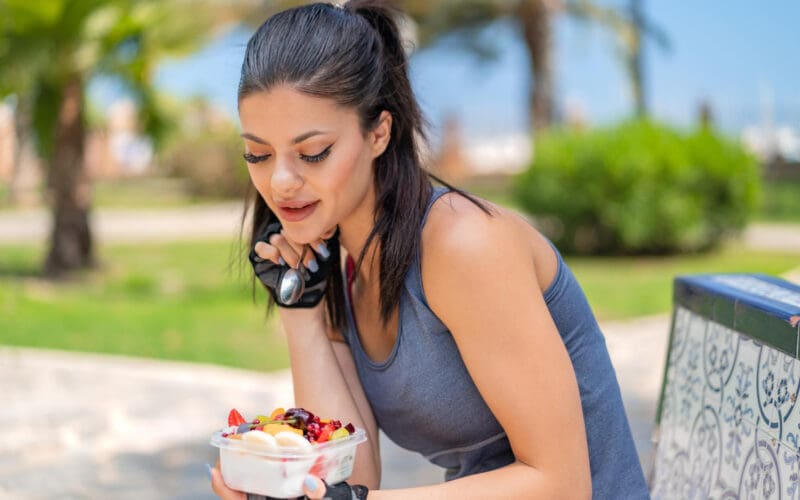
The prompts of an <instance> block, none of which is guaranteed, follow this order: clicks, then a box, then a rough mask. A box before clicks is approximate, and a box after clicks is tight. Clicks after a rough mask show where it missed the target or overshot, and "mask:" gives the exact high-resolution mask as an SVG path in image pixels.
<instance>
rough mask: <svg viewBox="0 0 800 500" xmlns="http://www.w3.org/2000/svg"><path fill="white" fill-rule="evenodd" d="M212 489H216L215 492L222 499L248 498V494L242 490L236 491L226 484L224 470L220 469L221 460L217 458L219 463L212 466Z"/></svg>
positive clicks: (243, 499) (242, 499) (237, 499)
mask: <svg viewBox="0 0 800 500" xmlns="http://www.w3.org/2000/svg"><path fill="white" fill-rule="evenodd" d="M210 470H211V489H212V490H214V493H216V494H217V496H218V497H220V498H221V499H222V500H246V499H247V495H246V494H245V493H242V492H241V491H235V490H232V489H230V488H228V486H227V485H226V484H225V481H224V480H223V479H222V472H220V470H219V460H217V465H216V466H214V467H211V469H210Z"/></svg>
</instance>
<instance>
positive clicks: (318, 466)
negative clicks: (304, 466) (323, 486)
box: [308, 455, 325, 478]
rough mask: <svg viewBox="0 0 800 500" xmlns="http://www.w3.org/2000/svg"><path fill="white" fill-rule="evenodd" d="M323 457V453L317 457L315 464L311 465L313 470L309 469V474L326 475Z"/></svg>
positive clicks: (321, 476) (322, 476)
mask: <svg viewBox="0 0 800 500" xmlns="http://www.w3.org/2000/svg"><path fill="white" fill-rule="evenodd" d="M323 458H324V456H323V455H320V456H318V457H317V460H316V461H315V462H314V465H312V466H311V470H310V471H308V473H309V474H311V475H312V476H317V477H320V478H324V477H325V470H324V467H323V466H324V463H323Z"/></svg>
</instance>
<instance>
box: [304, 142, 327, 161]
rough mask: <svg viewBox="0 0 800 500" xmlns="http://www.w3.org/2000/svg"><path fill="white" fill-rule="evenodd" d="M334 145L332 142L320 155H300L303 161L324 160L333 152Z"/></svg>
mask: <svg viewBox="0 0 800 500" xmlns="http://www.w3.org/2000/svg"><path fill="white" fill-rule="evenodd" d="M332 147H333V144H331V145H330V146H328V147H327V148H325V149H323V150H322V152H321V153H320V154H318V155H314V156H306V155H300V159H301V160H303V161H307V162H308V163H319V162H321V161H322V160H324V159H325V158H327V157H328V155H329V154H331V148H332Z"/></svg>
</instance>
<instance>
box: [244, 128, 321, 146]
mask: <svg viewBox="0 0 800 500" xmlns="http://www.w3.org/2000/svg"><path fill="white" fill-rule="evenodd" d="M325 133H326V132H323V131H321V130H311V131H309V132H306V133H304V134H300V135H298V136H297V137H295V138H294V139H292V144H300V143H301V142H303V141H305V140H306V139H309V138H311V137H314V136H315V135H322V134H325ZM241 137H243V138H245V139H249V140H251V141H253V142H257V143H259V144H264V145H265V146H269V143H268V142H267V141H265V140H264V139H262V138H260V137H258V136H256V135H253V134H250V133H248V132H244V133H243V134H241Z"/></svg>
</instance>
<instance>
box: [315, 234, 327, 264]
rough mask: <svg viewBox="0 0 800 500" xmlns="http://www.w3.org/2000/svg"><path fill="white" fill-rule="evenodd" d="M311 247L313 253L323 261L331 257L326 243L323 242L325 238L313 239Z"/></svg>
mask: <svg viewBox="0 0 800 500" xmlns="http://www.w3.org/2000/svg"><path fill="white" fill-rule="evenodd" d="M313 248H314V253H316V254H317V255H318V256H319V258H320V260H323V261H325V260H328V259H330V258H331V251H330V249H329V248H328V244H327V243H325V240H322V239H320V240H317V241H315V242H314V246H313Z"/></svg>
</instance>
